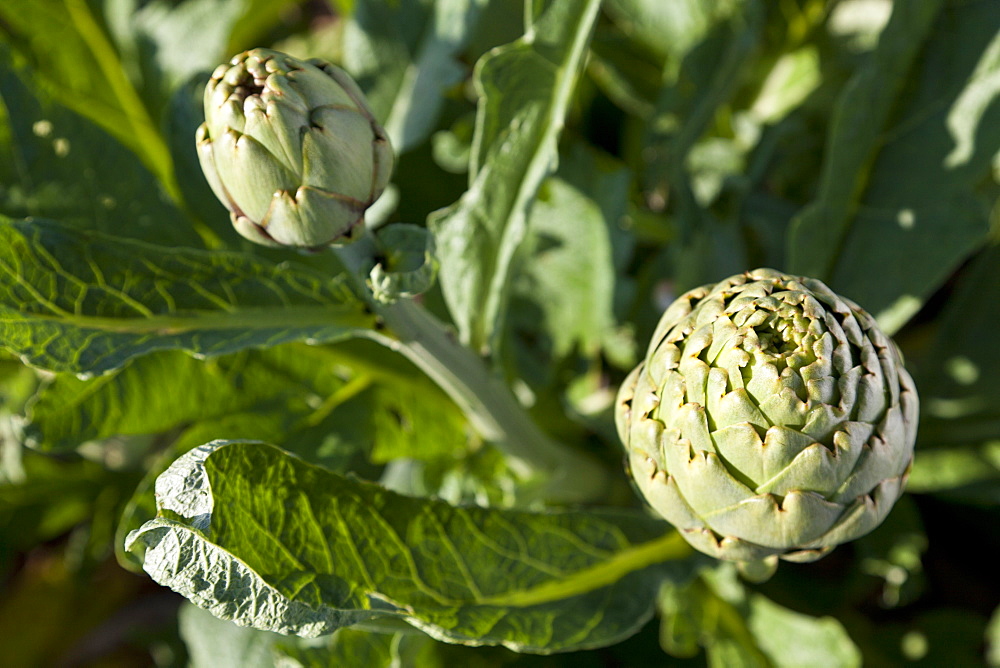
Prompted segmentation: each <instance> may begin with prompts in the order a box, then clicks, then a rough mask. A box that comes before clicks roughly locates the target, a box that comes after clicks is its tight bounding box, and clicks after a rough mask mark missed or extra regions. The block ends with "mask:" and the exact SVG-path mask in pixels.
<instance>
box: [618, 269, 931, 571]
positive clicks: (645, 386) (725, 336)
mask: <svg viewBox="0 0 1000 668" xmlns="http://www.w3.org/2000/svg"><path fill="white" fill-rule="evenodd" d="M917 402H918V400H917V392H916V389H915V387H914V384H913V381H912V380H911V378H910V376H909V374H908V373H907V372H906V370H905V369H904V368H903V365H902V360H901V357H900V354H899V352H898V350H897V348H896V346H895V344H894V343H893V342H892V341H891V340H890V339H889V338H888V337H887V336H886V335H885V334H884V333H883V332H882V331H881V330H880V329H879V328H878V326H877V325H876V324H875V320H874V319H873V318H872V317H871V316H870V315H869V314H868V313H866V312H865V311H863V310H862V309H861V308H860V307H858V306H857V305H856V304H854V303H853V302H851V301H849V300H847V299H845V298H843V297H840V296H838V295H836V294H835V293H834V292H833V291H831V290H830V289H829V288H828V287H826V285H824V284H823V283H821V282H820V281H818V280H815V279H810V278H800V277H796V276H787V275H784V274H781V273H779V272H776V271H774V270H770V269H758V270H755V271H750V272H747V273H745V274H740V275H737V276H732V277H730V278H727V279H726V280H724V281H722V282H720V283H717V284H715V285H706V286H703V287H700V288H697V289H694V290H691V291H690V292H687V293H685V294H684V295H682V296H681V297H680V298H679V299H677V300H676V301H675V302H674V303H673V304H672V305H671V306H670V307H669V308H668V309H667V311H666V312H665V313H664V314H663V316H662V318H661V320H660V322H659V325H658V326H657V329H656V332H655V334H654V335H653V339H652V341H651V342H650V344H649V349H648V351H647V353H646V357H645V359H644V360H643V362H642V363H641V364H639V366H638V367H637V368H636V369H635V370H634V371H632V373H631V374H630V375H629V376H628V378H627V379H626V381H625V383H624V384H623V386H622V387H621V389H620V391H619V393H618V401H617V406H616V415H615V417H616V423H617V427H618V434H619V436H620V437H621V440H622V442H623V444H624V445H625V449H626V451H627V453H628V465H629V468H630V470H631V474H632V477H633V480H634V481H635V484H636V486H637V487H638V489H639V490H640V492H641V493H642V495H643V496H644V497H645V499H646V501H647V502H648V503H649V504H650V505H651V506H652V508H653V509H654V510H656V511H657V512H658V513H659V514H660V515H662V516H663V517H664V518H665V519H667V520H668V521H669V522H670V523H672V524H674V525H675V526H676V527H677V528H678V529H679V530H680V532H681V533H682V535H683V536H684V537H685V538H686V539H687V541H688V542H689V543H690V544H691V545H692V546H694V547H695V548H697V549H698V550H701V551H702V552H705V553H707V554H710V555H712V556H714V557H717V558H720V559H728V560H733V561H739V562H764V563H766V562H773V560H776V559H777V558H778V557H781V558H783V559H786V560H789V561H813V560H815V559H818V558H819V557H821V556H823V555H824V554H826V553H827V552H829V551H830V550H832V549H833V548H834V547H835V546H836V545H838V544H840V543H844V542H846V541H850V540H853V539H855V538H858V537H860V536H862V535H864V534H866V533H868V532H869V531H871V530H872V529H874V528H875V527H876V526H878V525H879V524H880V523H881V522H882V520H883V519H885V517H886V515H887V514H888V513H889V510H890V509H891V508H892V506H893V504H894V503H895V502H896V500H897V498H898V497H899V496H900V494H901V493H902V489H903V486H904V484H905V481H906V478H907V475H908V474H909V470H910V466H911V464H912V460H913V443H914V440H915V438H916V429H917V408H918V403H917Z"/></svg>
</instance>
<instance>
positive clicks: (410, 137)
mask: <svg viewBox="0 0 1000 668" xmlns="http://www.w3.org/2000/svg"><path fill="white" fill-rule="evenodd" d="M486 4H487V0H443V1H439V2H433V3H427V2H410V3H400V4H398V5H394V4H392V3H386V2H380V1H371V0H360V1H359V2H357V3H356V4H355V8H354V14H353V16H352V17H351V20H350V22H349V23H348V24H347V27H346V29H345V35H344V66H345V67H346V68H347V70H348V71H349V72H351V74H352V75H354V76H355V77H357V78H358V80H359V82H360V83H361V85H362V87H363V88H364V89H365V91H366V93H367V94H368V97H369V101H370V102H371V104H372V109H373V111H374V112H375V114H376V116H377V117H378V118H380V119H381V120H382V124H383V126H385V129H386V132H388V133H389V139H390V140H391V141H392V146H393V148H394V149H395V150H396V152H397V153H404V152H406V151H407V150H409V149H411V148H413V147H414V146H416V145H417V144H419V143H421V142H422V141H424V140H425V139H426V138H427V137H428V136H429V135H430V133H431V131H432V130H433V129H434V127H435V125H436V123H437V120H438V116H439V114H440V112H441V108H442V107H443V106H444V101H445V99H446V98H445V95H446V93H447V91H448V89H449V88H451V87H452V86H455V85H456V84H458V83H459V82H461V81H462V79H463V78H464V77H465V76H466V74H467V69H466V67H465V66H464V65H463V64H462V63H461V62H460V61H459V60H458V57H459V56H460V55H461V52H462V51H463V49H464V48H465V46H466V44H467V43H468V40H469V38H470V37H471V35H472V33H473V32H474V31H475V28H476V25H477V22H478V20H479V16H480V13H481V10H482V9H483V7H484V6H485V5H486Z"/></svg>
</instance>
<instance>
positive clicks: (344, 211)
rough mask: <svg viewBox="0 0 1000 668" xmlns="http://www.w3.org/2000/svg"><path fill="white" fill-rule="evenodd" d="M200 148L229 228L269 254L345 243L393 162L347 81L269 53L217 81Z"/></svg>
mask: <svg viewBox="0 0 1000 668" xmlns="http://www.w3.org/2000/svg"><path fill="white" fill-rule="evenodd" d="M196 141H197V144H198V156H199V158H200V160H201V166H202V170H203V171H204V172H205V174H206V177H207V178H208V181H209V184H210V185H211V186H212V189H213V191H214V192H215V195H216V196H217V197H218V198H219V200H220V201H221V202H222V203H223V204H224V205H225V206H226V208H227V209H229V211H230V214H231V218H232V222H233V226H234V227H235V228H236V230H237V231H238V232H239V233H240V234H241V235H243V236H244V237H246V238H248V239H250V240H251V241H254V242H257V243H260V244H264V245H268V246H294V247H306V248H315V247H320V246H324V245H327V244H343V243H348V242H350V241H351V240H352V239H353V238H355V237H356V236H357V234H358V232H359V231H360V228H361V227H362V225H361V224H362V222H363V220H364V214H365V211H366V210H367V209H368V208H369V207H370V206H371V205H372V204H373V203H374V202H375V200H376V199H378V198H379V196H380V195H381V194H382V192H383V190H384V189H385V187H386V185H387V184H388V182H389V178H390V175H391V173H392V167H393V161H394V159H393V153H392V147H391V146H390V145H389V140H388V138H387V136H386V134H385V131H384V130H383V129H382V127H381V126H380V125H379V124H378V123H377V122H376V120H375V118H374V116H373V115H372V112H371V110H370V109H369V108H368V105H367V103H366V102H365V98H364V95H363V94H362V92H361V89H359V88H358V86H357V84H355V83H354V82H353V81H351V78H350V77H349V76H348V75H347V74H346V73H344V72H343V71H342V70H340V69H338V68H337V67H335V66H333V65H330V64H329V63H324V62H322V61H318V60H310V61H302V60H298V59H296V58H292V57H291V56H288V55H286V54H283V53H280V52H277V51H271V50H268V49H253V50H251V51H247V52H244V53H242V54H240V55H238V56H236V57H235V58H233V60H232V61H231V62H230V63H229V64H228V65H223V66H221V67H219V68H218V69H217V70H216V71H215V73H214V74H213V75H212V79H211V81H209V83H208V86H207V87H206V89H205V123H204V124H203V125H202V126H201V127H200V128H199V130H198V134H197V138H196Z"/></svg>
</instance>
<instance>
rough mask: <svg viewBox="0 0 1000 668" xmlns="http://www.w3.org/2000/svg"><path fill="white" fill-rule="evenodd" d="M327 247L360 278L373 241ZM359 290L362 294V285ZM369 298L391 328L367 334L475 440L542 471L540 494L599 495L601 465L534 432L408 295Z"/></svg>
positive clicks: (471, 357) (495, 380)
mask: <svg viewBox="0 0 1000 668" xmlns="http://www.w3.org/2000/svg"><path fill="white" fill-rule="evenodd" d="M335 251H336V253H337V256H338V257H339V258H340V260H341V262H342V263H343V264H344V266H345V268H346V269H348V271H349V273H351V274H353V275H354V276H355V278H356V279H357V280H358V281H359V282H362V283H363V282H364V280H365V278H366V277H367V275H368V271H369V270H370V268H371V266H373V263H374V261H373V260H372V258H373V257H374V255H375V248H374V243H373V240H372V239H371V238H370V237H367V236H366V237H365V238H363V239H359V240H357V241H355V242H354V243H352V244H350V245H348V246H345V247H343V248H337V249H335ZM364 293H365V294H366V295H370V293H369V291H368V290H367V287H366V288H365V289H364ZM369 302H370V304H371V306H372V308H373V309H374V310H375V311H376V313H378V315H379V316H380V317H381V318H382V320H383V321H384V322H385V324H386V326H387V328H388V329H389V331H390V332H391V333H392V336H386V335H382V334H380V333H378V332H372V333H371V334H370V335H369V336H370V338H372V339H373V340H375V341H377V342H379V343H381V344H383V345H385V346H387V347H389V348H391V349H393V350H395V351H397V352H399V353H400V354H402V355H403V356H405V357H406V358H407V359H409V360H410V361H411V362H413V363H414V364H415V365H416V366H417V367H419V368H420V369H421V370H422V371H423V372H424V373H426V374H427V376H428V377H430V378H431V379H432V380H433V381H434V382H436V383H437V384H438V385H439V386H440V387H441V389H443V390H444V391H445V392H446V393H447V394H448V395H449V396H450V397H451V398H452V400H453V401H454V402H455V403H456V404H458V406H459V407H460V408H461V409H462V410H463V411H464V412H465V415H466V416H467V417H468V419H469V421H470V422H471V423H472V425H473V426H474V427H475V429H476V430H477V431H478V432H479V433H480V435H482V436H483V438H485V439H486V440H488V441H490V442H492V443H494V444H495V445H496V446H497V447H499V448H501V449H502V450H503V451H504V452H505V453H506V454H507V455H508V456H509V457H511V458H512V460H513V461H514V463H515V466H518V465H519V466H518V468H520V473H524V474H528V473H541V474H543V475H544V476H546V477H547V478H548V481H547V484H546V487H545V491H544V496H545V498H547V499H550V500H554V501H562V502H580V501H586V500H591V499H594V498H597V497H598V496H600V494H601V493H602V492H603V491H604V489H605V485H606V484H607V479H606V474H605V471H604V468H603V467H602V466H601V465H600V464H599V463H598V462H597V461H596V460H594V459H592V458H591V457H589V456H588V455H586V454H584V453H581V452H577V451H574V450H571V449H569V448H567V447H565V446H564V445H562V444H560V443H557V442H556V441H554V440H552V439H551V438H549V437H548V436H547V435H546V434H545V433H544V432H542V430H541V429H539V428H538V426H537V425H536V424H535V423H534V421H533V420H532V419H531V417H530V416H529V415H528V414H527V411H525V409H524V408H523V407H522V406H521V404H520V403H518V401H517V399H516V398H515V397H514V395H513V394H512V393H511V391H510V389H509V388H508V387H507V385H506V384H505V383H504V382H503V381H502V380H501V379H500V378H499V377H497V376H496V375H495V374H493V373H492V372H491V371H490V370H489V369H488V368H487V366H486V364H484V362H483V360H482V359H481V358H480V357H478V356H477V355H476V354H475V353H473V352H472V351H471V350H470V349H469V348H467V347H465V346H463V345H462V344H461V343H459V342H458V340H457V339H456V338H455V336H454V335H453V333H452V332H451V331H450V330H448V329H447V328H446V327H445V326H444V325H443V324H442V323H441V322H439V321H438V320H437V319H436V318H435V317H434V316H433V315H431V314H430V313H428V312H427V311H426V309H424V308H423V307H422V306H420V305H419V304H417V303H416V302H414V301H412V300H409V299H401V300H399V301H397V302H395V303H392V304H382V303H379V302H376V301H374V300H371V299H369Z"/></svg>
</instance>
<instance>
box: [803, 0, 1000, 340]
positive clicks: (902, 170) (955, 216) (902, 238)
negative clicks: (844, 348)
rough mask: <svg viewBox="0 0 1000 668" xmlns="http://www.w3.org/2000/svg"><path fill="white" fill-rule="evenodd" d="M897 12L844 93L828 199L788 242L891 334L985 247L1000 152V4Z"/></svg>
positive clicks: (834, 129) (831, 145) (833, 139)
mask: <svg viewBox="0 0 1000 668" xmlns="http://www.w3.org/2000/svg"><path fill="white" fill-rule="evenodd" d="M942 5H943V6H942ZM893 7H894V9H893V14H892V17H891V18H890V21H889V23H888V25H887V26H886V27H885V28H884V30H883V31H882V33H881V35H880V38H879V43H878V46H877V47H876V49H875V51H874V52H873V53H872V54H871V59H870V60H869V61H868V62H867V63H865V65H864V66H863V67H862V68H861V69H860V70H859V71H858V73H857V74H856V75H855V76H854V78H853V79H852V80H851V81H850V83H849V84H848V85H847V86H846V88H845V89H844V91H843V92H842V93H841V95H840V99H839V100H838V102H837V106H836V108H835V110H834V115H833V118H832V125H831V130H830V134H829V136H828V139H827V153H826V156H825V159H824V165H823V173H822V176H821V180H820V184H819V193H818V196H817V199H816V200H815V201H814V202H813V203H812V204H811V205H810V206H809V207H807V208H806V209H805V210H804V211H803V212H802V213H801V215H800V216H799V217H798V219H797V220H796V221H795V223H794V224H793V227H792V231H791V235H790V237H789V246H788V249H789V257H790V270H791V271H792V272H795V273H802V274H804V275H810V276H815V277H818V278H821V279H823V280H827V281H828V282H829V283H830V285H831V287H833V288H834V289H835V290H837V291H838V292H840V293H841V294H845V295H848V296H850V297H851V298H852V299H854V300H855V301H858V302H859V303H860V304H861V305H862V306H863V307H865V308H866V309H868V310H869V311H871V312H872V313H873V314H874V315H875V316H876V317H877V318H878V320H879V322H880V324H881V325H882V327H883V328H884V329H886V330H887V331H889V332H890V333H891V332H894V331H895V330H897V329H899V327H901V326H902V325H903V324H904V323H905V322H906V321H907V320H908V319H909V318H910V317H911V316H912V315H913V314H914V313H916V311H917V310H918V309H919V308H920V306H921V304H923V302H924V301H925V300H926V299H927V297H928V296H929V295H930V294H931V293H933V291H934V290H936V289H937V288H938V287H939V286H940V285H941V283H942V282H943V281H944V280H945V279H946V278H947V277H948V276H949V275H950V274H951V272H953V271H954V270H955V268H956V267H957V266H958V265H959V264H960V263H961V262H962V260H963V259H964V258H966V257H967V256H968V255H969V253H970V252H972V251H973V250H975V249H976V248H977V247H978V246H980V245H981V244H982V243H983V242H984V241H985V238H986V234H987V231H988V229H989V224H990V223H989V220H990V208H991V206H992V202H993V198H992V197H989V196H986V197H984V196H982V195H980V194H978V193H977V186H979V185H980V184H981V183H982V182H983V180H984V178H985V179H989V170H990V164H991V160H992V159H993V156H994V155H995V153H996V148H997V146H1000V105H998V104H997V100H998V99H1000V98H998V96H1000V86H998V81H1000V78H998V77H1000V56H998V54H1000V34H998V32H997V29H996V25H997V23H996V19H995V10H996V6H995V4H994V3H991V2H988V1H980V2H966V3H941V2H920V3H895V4H894V5H893ZM912 267H921V271H912Z"/></svg>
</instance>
